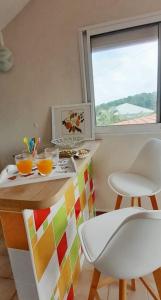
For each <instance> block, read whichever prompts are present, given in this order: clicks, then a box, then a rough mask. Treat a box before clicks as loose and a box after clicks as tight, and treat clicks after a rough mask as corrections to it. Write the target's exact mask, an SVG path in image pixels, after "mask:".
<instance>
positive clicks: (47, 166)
mask: <svg viewBox="0 0 161 300" xmlns="http://www.w3.org/2000/svg"><path fill="white" fill-rule="evenodd" d="M52 165H53V162H52V159H50V158H47V159H40V160H39V161H37V168H38V170H39V172H40V174H41V175H49V174H50V173H51V171H52Z"/></svg>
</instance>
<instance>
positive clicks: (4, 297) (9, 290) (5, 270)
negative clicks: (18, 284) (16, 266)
mask: <svg viewBox="0 0 161 300" xmlns="http://www.w3.org/2000/svg"><path fill="white" fill-rule="evenodd" d="M0 300H18V298H17V295H16V288H15V284H14V280H13V276H12V271H11V266H10V262H9V257H8V253H7V250H6V247H5V244H4V241H3V238H2V236H0Z"/></svg>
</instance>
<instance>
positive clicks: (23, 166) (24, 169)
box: [16, 159, 32, 175]
mask: <svg viewBox="0 0 161 300" xmlns="http://www.w3.org/2000/svg"><path fill="white" fill-rule="evenodd" d="M16 166H17V169H18V171H19V172H20V173H21V174H23V175H24V174H29V173H31V172H32V160H31V159H24V160H19V161H17V162H16Z"/></svg>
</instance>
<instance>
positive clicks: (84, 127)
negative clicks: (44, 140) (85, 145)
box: [52, 103, 94, 141]
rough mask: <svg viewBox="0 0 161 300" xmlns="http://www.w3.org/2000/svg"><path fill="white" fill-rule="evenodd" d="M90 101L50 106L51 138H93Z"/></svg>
mask: <svg viewBox="0 0 161 300" xmlns="http://www.w3.org/2000/svg"><path fill="white" fill-rule="evenodd" d="M92 124H93V122H92V107H91V103H81V104H71V105H59V106H52V140H54V139H59V138H63V139H65V140H69V141H70V140H93V139H94V131H93V126H92Z"/></svg>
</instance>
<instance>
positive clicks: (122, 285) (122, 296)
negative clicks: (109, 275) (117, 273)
mask: <svg viewBox="0 0 161 300" xmlns="http://www.w3.org/2000/svg"><path fill="white" fill-rule="evenodd" d="M126 288H127V284H126V280H123V279H120V280H119V300H127V295H126Z"/></svg>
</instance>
